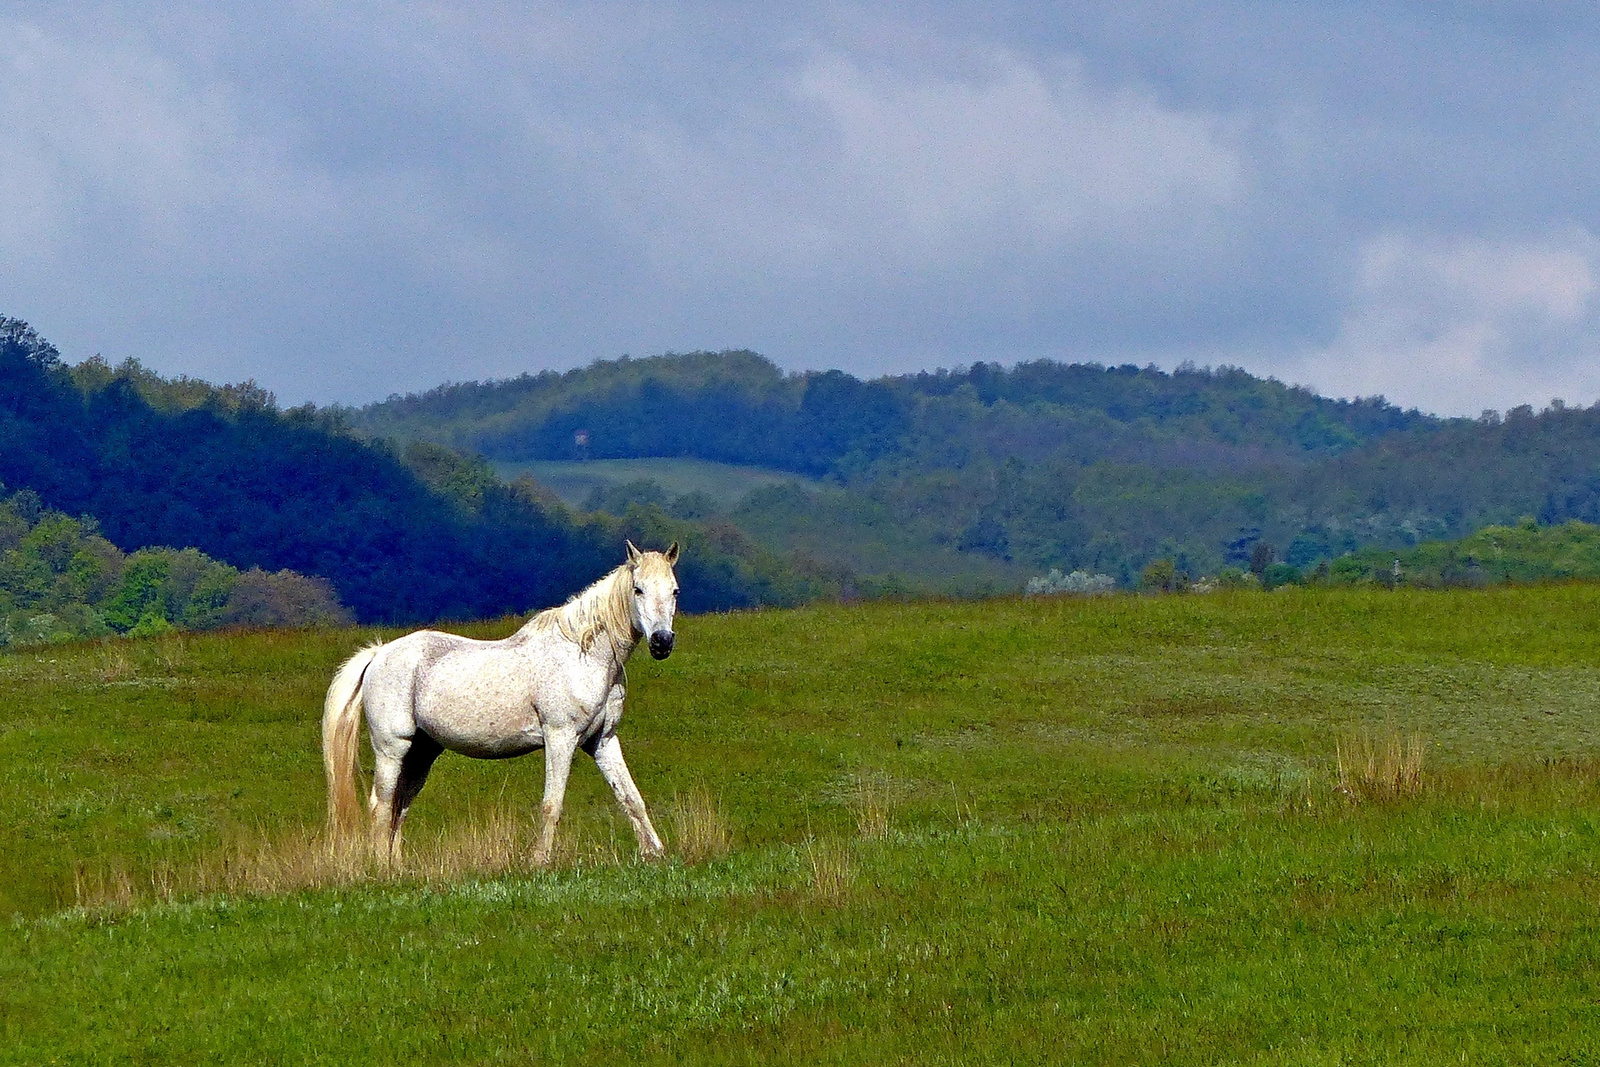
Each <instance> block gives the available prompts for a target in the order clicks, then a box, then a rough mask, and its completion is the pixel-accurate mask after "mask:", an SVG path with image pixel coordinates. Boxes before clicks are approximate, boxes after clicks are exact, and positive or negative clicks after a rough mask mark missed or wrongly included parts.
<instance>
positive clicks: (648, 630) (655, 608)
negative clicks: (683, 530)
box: [628, 541, 678, 659]
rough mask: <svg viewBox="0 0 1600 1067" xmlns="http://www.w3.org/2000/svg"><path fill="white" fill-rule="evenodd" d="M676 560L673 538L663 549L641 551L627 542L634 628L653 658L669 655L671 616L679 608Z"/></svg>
mask: <svg viewBox="0 0 1600 1067" xmlns="http://www.w3.org/2000/svg"><path fill="white" fill-rule="evenodd" d="M676 562H678V542H676V541H674V542H672V546H671V547H670V548H668V549H667V550H666V551H665V552H640V551H639V550H638V549H637V548H635V547H634V546H633V542H632V541H629V542H628V570H630V571H631V572H632V573H633V589H632V591H631V592H630V594H629V597H630V603H632V605H633V629H634V632H635V633H639V634H643V635H644V636H645V638H646V639H647V640H648V641H649V642H650V654H651V655H652V656H654V657H655V658H656V659H666V658H667V657H668V656H670V655H672V615H673V612H675V611H677V610H678V579H677V577H676V576H674V575H673V573H672V565H673V564H674V563H676Z"/></svg>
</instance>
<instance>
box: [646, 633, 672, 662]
mask: <svg viewBox="0 0 1600 1067" xmlns="http://www.w3.org/2000/svg"><path fill="white" fill-rule="evenodd" d="M650 654H651V655H652V656H654V657H655V658H656V659H666V658H667V657H668V656H670V655H672V631H671V630H660V631H657V632H656V633H653V634H651V635H650Z"/></svg>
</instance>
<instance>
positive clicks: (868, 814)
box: [850, 779, 894, 841]
mask: <svg viewBox="0 0 1600 1067" xmlns="http://www.w3.org/2000/svg"><path fill="white" fill-rule="evenodd" d="M850 809H851V811H852V812H853V813H854V814H855V817H856V832H857V833H858V834H860V836H861V839H862V840H863V841H885V840H887V839H888V837H889V832H890V830H892V829H893V826H894V819H893V808H892V798H891V797H890V795H889V790H888V787H887V785H886V784H885V783H884V782H883V781H881V780H878V779H864V780H863V781H862V782H861V783H860V784H859V785H858V786H857V787H856V790H855V793H854V795H853V796H852V797H851V799H850Z"/></svg>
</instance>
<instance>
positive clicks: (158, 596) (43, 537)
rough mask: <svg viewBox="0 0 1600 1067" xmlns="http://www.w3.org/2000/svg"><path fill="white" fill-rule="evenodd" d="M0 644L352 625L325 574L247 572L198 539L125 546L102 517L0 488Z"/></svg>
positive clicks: (256, 570) (25, 491) (50, 642)
mask: <svg viewBox="0 0 1600 1067" xmlns="http://www.w3.org/2000/svg"><path fill="white" fill-rule="evenodd" d="M0 546H9V547H3V548H0V648H4V647H8V646H20V645H31V644H53V643H60V642H63V641H71V640H76V639H82V638H86V637H103V636H109V635H112V634H123V635H127V636H129V637H154V636H158V635H160V634H165V633H170V632H172V631H174V630H211V629H216V628H218V627H222V626H324V625H334V626H338V625H347V624H348V623H349V622H350V616H349V613H348V612H347V611H345V609H344V608H343V607H341V606H340V604H339V601H338V598H337V597H336V596H335V595H334V593H333V590H332V589H331V588H330V587H329V586H328V584H327V583H326V582H323V581H320V580H318V579H311V578H306V577H304V576H302V575H298V574H294V573H292V572H289V571H282V572H279V573H278V574H275V575H269V574H265V573H263V572H262V571H260V570H259V569H252V570H250V571H246V572H245V573H243V574H240V573H239V571H238V570H236V569H235V568H233V567H230V566H228V565H227V564H225V563H219V562H217V561H216V560H214V559H211V558H210V557H209V556H206V555H205V554H204V553H201V552H199V551H197V550H195V549H193V548H185V549H173V548H142V549H139V550H138V551H136V552H133V553H131V554H127V555H124V554H123V552H122V551H121V550H120V549H118V548H117V547H116V546H115V545H113V544H112V543H111V542H109V541H107V540H106V539H105V538H104V537H102V536H100V534H99V533H98V532H97V528H96V524H95V523H94V522H93V520H80V519H74V518H71V517H70V516H67V515H63V514H61V513H60V512H57V511H51V510H49V509H47V508H44V507H43V506H42V505H41V504H40V502H39V499H38V496H37V495H36V494H34V493H32V492H29V491H27V490H22V491H19V492H17V493H13V494H11V495H10V496H8V497H0Z"/></svg>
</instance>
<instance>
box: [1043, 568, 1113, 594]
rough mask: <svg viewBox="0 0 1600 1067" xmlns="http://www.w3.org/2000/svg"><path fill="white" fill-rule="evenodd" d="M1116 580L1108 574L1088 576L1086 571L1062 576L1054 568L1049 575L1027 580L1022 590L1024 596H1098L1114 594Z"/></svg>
mask: <svg viewBox="0 0 1600 1067" xmlns="http://www.w3.org/2000/svg"><path fill="white" fill-rule="evenodd" d="M1116 588H1117V580H1116V579H1115V578H1113V577H1111V575H1109V574H1090V573H1089V572H1088V571H1073V572H1072V573H1071V574H1062V573H1061V572H1060V571H1059V570H1057V569H1056V568H1054V567H1051V568H1050V573H1049V574H1041V575H1039V576H1038V577H1036V578H1029V579H1028V585H1027V587H1026V588H1025V589H1024V590H1023V594H1024V595H1025V596H1054V595H1055V594H1057V593H1076V594H1079V595H1081V596H1098V595H1101V594H1104V593H1110V592H1114V591H1115V590H1116Z"/></svg>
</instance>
